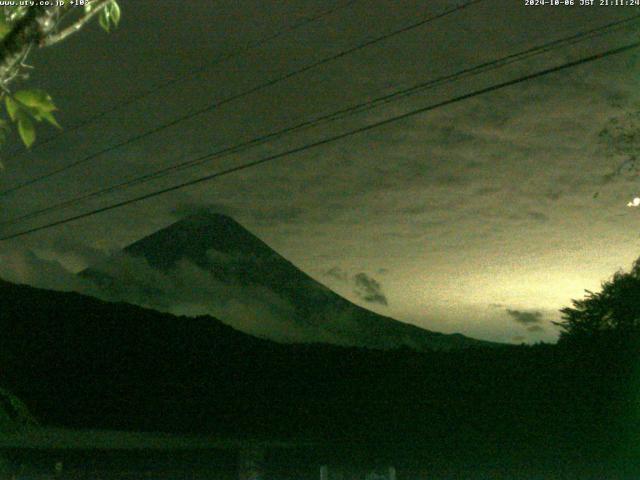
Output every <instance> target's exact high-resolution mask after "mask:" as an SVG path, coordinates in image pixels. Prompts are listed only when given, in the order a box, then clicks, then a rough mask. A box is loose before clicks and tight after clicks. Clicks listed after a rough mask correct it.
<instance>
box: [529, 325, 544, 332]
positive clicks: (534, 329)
mask: <svg viewBox="0 0 640 480" xmlns="http://www.w3.org/2000/svg"><path fill="white" fill-rule="evenodd" d="M527 331H528V332H532V333H535V332H544V328H542V327H541V326H540V325H531V326H530V327H528V328H527Z"/></svg>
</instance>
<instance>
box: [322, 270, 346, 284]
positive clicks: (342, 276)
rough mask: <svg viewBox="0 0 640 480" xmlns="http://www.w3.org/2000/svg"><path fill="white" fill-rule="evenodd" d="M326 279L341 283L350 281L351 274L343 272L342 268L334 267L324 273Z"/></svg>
mask: <svg viewBox="0 0 640 480" xmlns="http://www.w3.org/2000/svg"><path fill="white" fill-rule="evenodd" d="M324 275H325V276H326V277H332V278H335V279H336V280H340V281H341V282H347V281H349V274H348V273H347V272H345V271H344V270H342V269H341V268H340V267H332V268H330V269H329V270H327V271H326V272H324Z"/></svg>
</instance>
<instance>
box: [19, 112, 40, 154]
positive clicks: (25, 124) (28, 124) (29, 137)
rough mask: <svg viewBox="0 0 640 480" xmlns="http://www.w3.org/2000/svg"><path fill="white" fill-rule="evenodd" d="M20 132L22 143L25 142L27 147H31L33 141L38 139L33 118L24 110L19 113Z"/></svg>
mask: <svg viewBox="0 0 640 480" xmlns="http://www.w3.org/2000/svg"><path fill="white" fill-rule="evenodd" d="M18 133H19V134H20V138H21V139H22V143H24V144H25V146H26V147H27V148H30V147H31V145H33V142H35V141H36V128H35V127H34V125H33V122H32V121H31V119H30V118H29V117H28V116H27V115H26V114H24V113H23V112H22V111H20V112H19V114H18Z"/></svg>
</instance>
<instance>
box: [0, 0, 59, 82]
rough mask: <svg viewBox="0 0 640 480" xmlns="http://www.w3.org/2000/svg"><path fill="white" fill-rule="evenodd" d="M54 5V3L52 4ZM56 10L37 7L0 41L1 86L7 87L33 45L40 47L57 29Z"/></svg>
mask: <svg viewBox="0 0 640 480" xmlns="http://www.w3.org/2000/svg"><path fill="white" fill-rule="evenodd" d="M52 3H53V2H52ZM56 8H57V7H53V6H41V5H36V6H32V7H29V9H28V10H27V13H25V15H24V16H23V17H22V18H21V19H20V20H18V22H17V23H16V24H15V25H14V27H13V28H12V29H11V31H10V32H9V33H8V34H7V35H6V36H5V37H4V38H3V39H2V41H0V84H2V85H3V86H6V81H7V79H9V78H11V76H12V74H13V73H14V72H15V70H16V69H17V68H20V63H21V62H22V60H23V59H24V57H25V54H26V53H27V52H28V51H29V48H30V47H32V46H33V45H36V46H37V45H39V44H40V43H41V42H42V40H43V39H44V38H46V37H47V35H49V34H50V33H51V31H52V30H53V28H54V27H55V22H54V17H55V14H56Z"/></svg>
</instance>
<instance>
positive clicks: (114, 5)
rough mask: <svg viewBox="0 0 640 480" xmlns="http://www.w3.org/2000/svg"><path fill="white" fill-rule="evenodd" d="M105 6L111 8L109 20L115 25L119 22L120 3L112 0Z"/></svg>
mask: <svg viewBox="0 0 640 480" xmlns="http://www.w3.org/2000/svg"><path fill="white" fill-rule="evenodd" d="M107 8H111V12H110V15H111V21H112V22H113V25H114V26H115V27H117V26H118V24H119V23H120V13H121V12H120V5H118V2H116V0H113V2H111V3H110V4H109V5H108V7H107Z"/></svg>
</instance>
